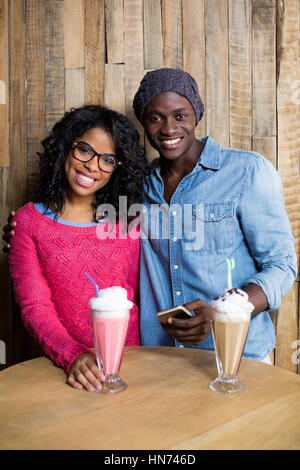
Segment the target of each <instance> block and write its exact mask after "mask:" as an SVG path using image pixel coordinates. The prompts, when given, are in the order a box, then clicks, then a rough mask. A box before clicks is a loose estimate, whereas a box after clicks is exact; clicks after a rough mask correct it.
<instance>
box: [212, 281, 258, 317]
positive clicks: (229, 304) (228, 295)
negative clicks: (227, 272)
mask: <svg viewBox="0 0 300 470" xmlns="http://www.w3.org/2000/svg"><path fill="white" fill-rule="evenodd" d="M211 306H212V307H213V309H214V311H215V314H216V319H217V320H222V321H242V320H245V321H246V320H249V319H250V314H251V312H252V311H253V310H254V305H253V304H252V303H251V302H249V300H248V294H247V293H246V292H244V291H243V290H241V289H236V288H232V289H225V291H224V294H223V295H221V296H220V297H218V298H217V299H214V300H212V301H211Z"/></svg>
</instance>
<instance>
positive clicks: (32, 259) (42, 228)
mask: <svg viewBox="0 0 300 470" xmlns="http://www.w3.org/2000/svg"><path fill="white" fill-rule="evenodd" d="M14 220H15V221H16V222H17V226H16V229H15V235H14V237H13V238H12V240H11V249H10V269H11V275H12V278H13V285H14V290H15V294H16V300H17V302H18V303H19V304H20V306H21V310H22V318H23V322H24V324H25V326H26V328H27V329H28V331H29V332H30V333H31V334H32V335H33V336H34V337H35V338H36V339H37V341H38V342H39V343H40V344H41V346H42V348H43V350H44V352H45V354H47V355H48V356H49V357H50V358H51V359H52V360H53V361H54V362H55V363H56V364H57V365H58V366H61V367H63V368H64V369H65V371H66V372H67V373H68V372H69V369H70V367H71V364H72V362H73V361H74V360H75V359H76V357H77V356H78V355H79V354H81V353H83V352H88V351H89V348H92V347H93V339H92V333H91V325H90V313H89V300H90V298H92V297H94V296H95V289H94V287H93V285H92V284H91V283H90V282H89V281H88V279H87V278H86V276H85V275H84V273H85V272H87V273H88V274H89V275H90V276H91V277H92V278H93V279H94V280H95V281H96V282H97V283H98V285H99V287H100V288H102V289H103V288H106V287H111V286H116V285H117V286H122V287H124V288H126V289H127V292H128V298H129V299H130V300H131V301H133V302H134V306H133V308H132V309H131V311H130V321H129V327H128V336H127V342H126V344H127V345H129V346H137V345H139V344H140V338H139V321H138V308H137V294H138V292H137V289H138V266H139V238H137V239H135V240H134V239H132V238H131V237H129V236H127V238H126V239H125V238H124V237H123V236H120V237H118V238H117V239H110V238H107V239H100V238H103V237H100V238H99V236H97V234H98V235H99V234H100V232H101V233H103V230H105V228H106V229H107V227H109V224H108V223H100V224H98V226H97V227H96V226H92V227H74V226H69V225H63V224H61V223H59V222H55V221H53V220H51V219H49V218H48V217H47V216H45V215H43V214H41V213H40V212H38V211H37V210H36V209H35V207H34V206H33V204H32V203H28V204H27V205H26V206H24V207H22V208H21V209H20V210H19V211H18V213H17V215H16V217H15V219H14ZM109 228H111V226H110V227H109ZM96 230H97V232H96ZM99 230H100V232H99Z"/></svg>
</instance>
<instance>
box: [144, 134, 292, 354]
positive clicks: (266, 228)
mask: <svg viewBox="0 0 300 470" xmlns="http://www.w3.org/2000/svg"><path fill="white" fill-rule="evenodd" d="M201 140H202V141H203V142H206V145H205V147H204V150H203V152H202V154H201V156H200V158H199V160H198V162H197V164H196V166H195V167H194V169H193V171H192V172H191V173H190V174H188V175H186V176H185V177H184V178H183V179H182V180H181V181H180V183H179V184H178V186H177V188H176V191H175V192H174V194H173V196H172V199H171V201H170V205H169V204H167V203H166V201H165V200H164V198H163V193H164V183H163V180H162V177H161V173H160V170H161V168H160V159H157V160H155V161H154V162H153V171H152V173H151V176H150V177H149V186H148V187H147V189H146V191H147V195H146V199H145V204H144V217H143V220H142V221H141V265H140V331H141V341H142V344H143V345H152V346H172V345H174V346H184V347H198V348H200V349H210V350H213V349H214V346H213V340H212V335H211V334H210V336H209V337H207V338H206V339H205V340H204V341H203V342H202V344H201V345H200V346H190V345H181V344H179V343H178V342H177V340H174V339H173V338H172V337H171V336H169V335H168V334H167V333H166V332H165V331H164V330H163V328H162V327H161V326H160V324H159V321H158V319H157V318H156V312H158V311H160V310H164V309H166V308H169V307H172V306H174V305H182V304H184V303H186V302H190V301H192V300H194V299H197V298H200V299H202V300H204V301H206V302H208V303H209V302H210V301H211V300H212V299H213V298H215V297H217V296H219V295H221V294H222V293H223V292H224V289H226V288H227V286H228V284H227V282H228V281H227V279H228V273H227V263H226V261H225V260H226V258H229V259H231V258H232V257H234V261H235V268H234V269H233V270H232V286H233V287H237V288H241V287H243V286H246V285H247V284H249V283H254V284H257V285H259V286H260V287H261V288H262V289H263V291H264V293H265V294H266V296H267V299H268V305H269V310H270V311H271V310H277V309H279V307H280V303H281V299H282V297H283V296H284V295H285V294H286V293H287V292H288V290H289V289H290V288H291V286H292V284H293V281H294V279H295V278H296V274H297V260H296V254H295V248H294V239H293V237H292V234H291V227H290V223H289V219H288V216H287V214H286V211H285V206H284V200H283V198H282V196H281V193H280V190H281V181H280V178H279V176H278V174H277V172H276V170H275V168H274V167H273V165H272V164H271V163H270V162H269V161H268V160H267V159H265V158H264V157H262V156H261V155H259V154H257V153H255V152H246V151H243V150H237V149H230V148H225V147H222V146H221V145H219V144H218V143H217V142H215V141H214V140H213V139H212V138H211V137H206V138H204V139H201ZM274 346H275V332H274V328H273V324H272V321H271V319H270V316H269V313H268V312H267V311H264V312H261V313H258V314H256V315H254V316H253V317H252V319H251V323H250V328H249V334H248V338H247V342H246V346H245V349H244V355H245V356H248V357H251V358H253V359H257V360H262V359H263V358H264V357H265V356H266V355H267V354H268V353H269V352H270V351H271V350H272V349H273V348H274Z"/></svg>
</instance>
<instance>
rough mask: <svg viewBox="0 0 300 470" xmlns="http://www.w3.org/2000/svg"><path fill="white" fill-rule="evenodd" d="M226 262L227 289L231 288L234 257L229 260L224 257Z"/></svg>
mask: <svg viewBox="0 0 300 470" xmlns="http://www.w3.org/2000/svg"><path fill="white" fill-rule="evenodd" d="M226 263H227V284H228V289H231V288H232V278H231V271H232V270H233V269H234V268H235V263H234V258H233V257H232V258H231V259H230V260H229V259H228V258H226Z"/></svg>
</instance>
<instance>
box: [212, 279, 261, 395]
mask: <svg viewBox="0 0 300 470" xmlns="http://www.w3.org/2000/svg"><path fill="white" fill-rule="evenodd" d="M211 305H212V307H213V309H214V312H215V317H214V319H213V321H212V332H213V339H214V344H215V350H216V361H217V368H218V373H219V377H218V378H217V379H216V380H215V381H214V382H212V383H211V384H210V388H212V389H213V390H215V391H219V392H223V393H236V392H238V391H242V390H244V388H245V386H244V384H242V382H240V380H239V379H238V377H237V374H238V371H239V366H240V362H241V358H242V355H243V350H244V346H245V343H246V339H247V334H248V329H249V325H250V319H251V312H252V311H253V309H254V306H253V305H252V304H251V303H250V302H249V301H248V295H247V294H246V292H244V291H242V290H241V289H235V288H233V289H226V290H225V292H224V294H223V295H222V296H220V297H218V298H217V299H215V300H213V301H212V302H211Z"/></svg>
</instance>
